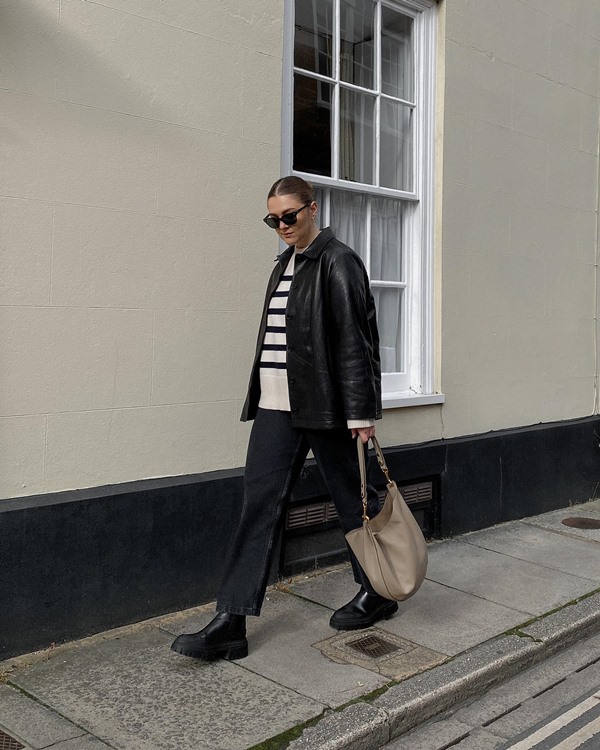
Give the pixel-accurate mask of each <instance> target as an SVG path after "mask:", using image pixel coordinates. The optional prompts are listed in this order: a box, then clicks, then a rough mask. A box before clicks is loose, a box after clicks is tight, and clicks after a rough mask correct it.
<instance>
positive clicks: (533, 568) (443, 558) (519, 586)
mask: <svg viewBox="0 0 600 750" xmlns="http://www.w3.org/2000/svg"><path fill="white" fill-rule="evenodd" d="M427 577H428V578H429V579H430V580H434V581H437V582H438V583H443V584H444V585H446V586H450V587H452V588H455V589H458V590H459V591H466V592H468V593H470V594H474V595H476V596H480V597H481V598H482V599H487V600H488V601H492V602H495V603H496V604H502V605H504V606H506V607H511V608H515V609H518V610H520V611H522V612H528V613H530V614H532V615H541V614H544V613H545V612H549V611H550V610H552V609H556V608H557V607H560V606H562V605H563V604H566V603H567V602H569V601H571V600H573V599H575V598H577V597H579V596H583V595H584V594H586V593H589V592H590V591H592V590H593V589H594V588H595V586H594V583H593V582H590V580H588V579H585V578H579V577H577V576H574V575H571V574H569V573H561V572H559V571H556V570H550V569H549V568H546V567H544V566H542V565H535V564H534V563H530V562H527V561H525V560H517V559H515V558H514V557H509V556H508V555H502V554H500V553H498V552H493V551H492V550H488V549H483V548H481V547H476V546H475V545H473V544H467V543H466V542H463V541H455V540H451V541H447V542H443V543H441V544H435V545H433V546H432V547H431V548H430V550H429V567H428V570H427Z"/></svg>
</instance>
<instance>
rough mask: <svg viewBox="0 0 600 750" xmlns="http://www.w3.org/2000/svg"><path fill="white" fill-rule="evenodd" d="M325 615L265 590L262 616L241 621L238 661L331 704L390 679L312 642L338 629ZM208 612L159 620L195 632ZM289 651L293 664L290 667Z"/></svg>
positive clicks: (175, 630) (314, 606) (326, 612)
mask: <svg viewBox="0 0 600 750" xmlns="http://www.w3.org/2000/svg"><path fill="white" fill-rule="evenodd" d="M330 616H331V613H330V611H329V610H328V609H325V607H321V606H319V605H318V604H312V603H311V602H307V601H303V600H301V599H298V598H297V597H295V596H290V595H289V594H283V593H281V592H279V591H273V592H270V593H269V595H268V597H267V599H266V600H265V603H264V607H263V611H262V614H261V616H260V617H248V618H247V620H246V622H247V628H248V641H249V647H250V648H249V651H250V653H249V654H248V657H247V658H245V659H243V660H242V661H240V662H239V665H240V666H241V667H243V668H244V669H249V670H252V671H253V672H255V673H256V674H259V675H262V676H263V677H266V678H268V679H269V680H273V681H274V682H276V683H278V684H280V685H285V686H286V687H288V688H290V689H291V690H295V691H296V692H298V693H301V694H302V695H306V696H308V697H310V698H313V699H315V700H317V701H319V702H320V703H324V704H326V705H328V706H331V707H336V706H340V705H342V704H344V703H348V701H351V700H353V699H354V698H358V697H360V696H361V695H365V694H366V693H370V692H372V691H373V690H375V689H377V688H379V687H381V686H382V685H385V684H386V683H387V682H389V679H388V678H386V677H385V676H380V675H379V674H377V670H369V669H365V668H363V667H361V666H360V665H353V664H350V663H345V664H341V663H334V662H333V661H331V660H330V659H328V658H325V657H324V656H323V654H322V653H321V652H320V651H319V650H318V649H317V648H314V647H313V644H315V643H317V642H319V641H322V640H323V639H326V638H327V637H330V636H332V635H333V634H334V633H336V632H337V631H335V630H333V629H332V628H330V627H329V618H330ZM213 617H214V612H213V611H212V609H211V611H209V612H203V613H197V614H196V613H194V614H192V615H191V616H190V617H189V618H185V619H183V620H182V619H181V618H179V619H178V620H177V622H176V623H175V622H173V623H170V624H166V625H164V626H163V629H165V630H168V631H169V632H170V633H173V634H174V635H179V633H194V632H196V631H197V630H200V629H201V628H203V627H204V626H205V625H206V624H207V623H208V622H209V621H210V620H211V619H212V618H213ZM175 626H176V627H175ZM292 653H293V654H294V667H293V669H290V654H292Z"/></svg>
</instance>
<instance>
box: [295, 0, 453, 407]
mask: <svg viewBox="0 0 600 750" xmlns="http://www.w3.org/2000/svg"><path fill="white" fill-rule="evenodd" d="M435 11H436V8H435V3H434V2H432V0H287V2H286V40H285V52H284V54H285V61H286V68H285V74H284V123H283V124H284V152H283V161H284V164H283V166H284V172H285V173H287V174H296V175H299V176H300V177H304V178H305V179H307V180H310V181H311V182H312V183H313V184H314V185H315V187H316V188H317V192H318V201H319V205H320V210H321V225H322V226H327V225H330V226H331V227H332V229H333V230H334V232H335V233H336V235H337V236H338V237H339V238H340V239H341V240H342V241H344V242H346V243H347V244H348V245H350V246H351V247H352V248H353V249H354V250H356V252H357V253H358V254H359V255H360V256H361V257H362V259H363V261H364V263H365V266H366V268H367V271H368V273H369V278H370V280H371V287H372V290H373V295H374V297H375V304H376V306H377V315H378V323H379V331H380V339H381V341H380V344H381V362H382V370H383V390H384V406H401V405H405V404H410V403H415V402H421V401H425V402H427V403H432V402H439V401H442V400H443V396H441V395H435V394H434V392H433V326H432V313H433V310H432V307H433V271H432V259H433V193H434V184H433V180H434V177H433V147H434V143H433V141H434V122H433V119H434V80H435V77H434V62H435V22H436V13H435Z"/></svg>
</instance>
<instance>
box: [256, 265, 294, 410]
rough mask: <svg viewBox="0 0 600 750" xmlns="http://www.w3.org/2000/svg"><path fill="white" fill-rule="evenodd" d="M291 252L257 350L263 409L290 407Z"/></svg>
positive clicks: (292, 269)
mask: <svg viewBox="0 0 600 750" xmlns="http://www.w3.org/2000/svg"><path fill="white" fill-rule="evenodd" d="M295 258H296V256H295V254H293V255H292V257H291V259H290V262H289V263H288V265H287V267H286V269H285V271H284V273H283V276H282V277H281V279H280V281H279V284H278V286H277V289H276V290H275V292H274V294H273V296H272V297H271V299H270V300H269V307H268V309H267V328H266V332H265V338H264V340H263V344H262V349H261V353H260V363H259V364H260V401H259V404H258V405H259V406H260V407H261V408H263V409H280V410H282V411H289V410H290V394H289V391H288V382H287V338H286V326H285V320H286V318H285V313H286V308H287V303H288V296H289V293H290V286H291V284H292V280H293V278H294V262H295Z"/></svg>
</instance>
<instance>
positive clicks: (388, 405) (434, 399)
mask: <svg viewBox="0 0 600 750" xmlns="http://www.w3.org/2000/svg"><path fill="white" fill-rule="evenodd" d="M445 400H446V397H445V396H444V394H443V393H415V392H414V391H395V392H390V393H384V394H383V395H382V402H383V403H382V406H383V408H384V409H397V408H399V407H402V406H428V405H429V404H443V403H444V401H445Z"/></svg>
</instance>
